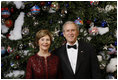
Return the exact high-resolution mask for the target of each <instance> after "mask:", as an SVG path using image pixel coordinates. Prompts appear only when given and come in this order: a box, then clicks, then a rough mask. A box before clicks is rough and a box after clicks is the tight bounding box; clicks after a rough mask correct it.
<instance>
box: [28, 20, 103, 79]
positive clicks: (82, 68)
mask: <svg viewBox="0 0 118 80" xmlns="http://www.w3.org/2000/svg"><path fill="white" fill-rule="evenodd" d="M63 35H64V37H65V39H66V41H67V43H66V44H65V45H62V46H61V47H60V48H58V49H55V50H54V51H52V52H51V53H50V52H49V51H48V50H49V48H50V45H51V42H52V37H51V34H50V32H49V31H48V30H40V31H39V32H37V33H36V44H37V46H38V48H39V52H37V53H36V54H35V55H33V56H31V57H30V58H29V60H28V62H27V68H26V79H100V78H101V74H100V69H99V64H98V60H97V55H96V52H95V49H94V48H93V47H92V46H91V45H90V44H89V43H86V42H84V41H83V40H77V37H78V35H79V27H78V25H76V24H75V23H74V22H72V21H67V22H65V24H64V25H63Z"/></svg>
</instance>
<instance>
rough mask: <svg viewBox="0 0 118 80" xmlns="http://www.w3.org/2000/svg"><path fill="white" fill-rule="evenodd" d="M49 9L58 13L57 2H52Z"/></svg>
mask: <svg viewBox="0 0 118 80" xmlns="http://www.w3.org/2000/svg"><path fill="white" fill-rule="evenodd" d="M51 9H52V10H54V11H58V10H59V4H58V2H52V4H51Z"/></svg>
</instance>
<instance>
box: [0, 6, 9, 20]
mask: <svg viewBox="0 0 118 80" xmlns="http://www.w3.org/2000/svg"><path fill="white" fill-rule="evenodd" d="M1 11H2V12H1V15H2V17H4V18H8V17H9V16H10V12H9V9H8V8H2V9H1Z"/></svg>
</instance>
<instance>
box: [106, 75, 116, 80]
mask: <svg viewBox="0 0 118 80" xmlns="http://www.w3.org/2000/svg"><path fill="white" fill-rule="evenodd" d="M106 79H115V77H114V76H113V75H111V74H109V75H108V76H107V77H106Z"/></svg>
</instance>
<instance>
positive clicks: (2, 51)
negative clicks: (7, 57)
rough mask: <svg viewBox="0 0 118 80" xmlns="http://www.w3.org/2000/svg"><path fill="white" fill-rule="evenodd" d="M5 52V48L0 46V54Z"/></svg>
mask: <svg viewBox="0 0 118 80" xmlns="http://www.w3.org/2000/svg"><path fill="white" fill-rule="evenodd" d="M5 53H6V50H5V48H4V47H1V55H4V54H5Z"/></svg>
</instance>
